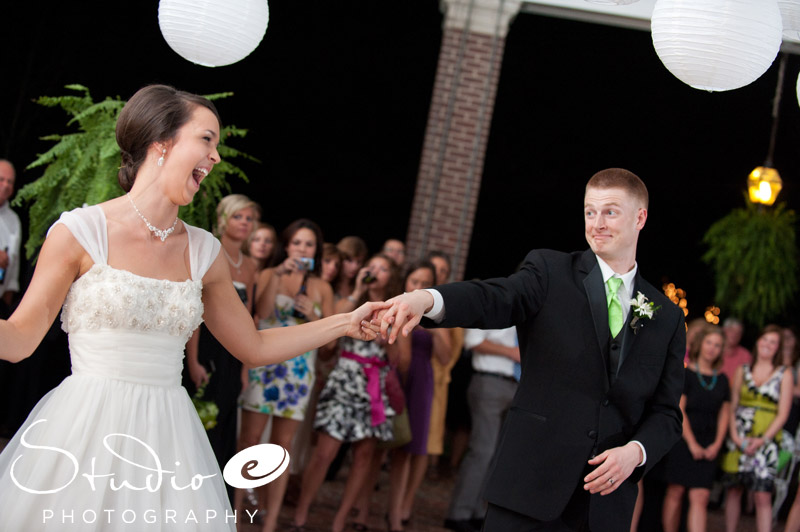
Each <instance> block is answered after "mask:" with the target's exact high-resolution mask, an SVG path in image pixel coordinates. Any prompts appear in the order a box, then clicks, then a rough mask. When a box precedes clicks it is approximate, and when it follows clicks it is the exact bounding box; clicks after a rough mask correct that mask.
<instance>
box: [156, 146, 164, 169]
mask: <svg viewBox="0 0 800 532" xmlns="http://www.w3.org/2000/svg"><path fill="white" fill-rule="evenodd" d="M166 154H167V149H166V148H161V157H159V158H158V162H157V163H156V164H157V165H158V166H164V156H165V155H166Z"/></svg>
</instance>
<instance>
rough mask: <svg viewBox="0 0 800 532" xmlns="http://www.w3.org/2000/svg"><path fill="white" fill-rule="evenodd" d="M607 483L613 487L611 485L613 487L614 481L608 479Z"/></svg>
mask: <svg viewBox="0 0 800 532" xmlns="http://www.w3.org/2000/svg"><path fill="white" fill-rule="evenodd" d="M608 483H609V484H611V485H612V486H613V485H614V479H613V478H609V479H608Z"/></svg>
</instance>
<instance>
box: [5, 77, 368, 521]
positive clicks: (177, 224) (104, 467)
mask: <svg viewBox="0 0 800 532" xmlns="http://www.w3.org/2000/svg"><path fill="white" fill-rule="evenodd" d="M116 133H117V143H118V144H119V146H120V149H121V152H122V166H121V168H120V171H119V181H120V185H121V186H122V188H123V189H124V190H125V191H126V192H127V194H126V195H125V196H122V197H119V198H116V199H113V200H110V201H107V202H105V203H102V204H100V205H95V206H91V207H85V208H81V209H75V210H73V211H70V212H67V213H64V214H62V216H61V218H60V219H59V220H58V221H57V222H56V223H55V224H54V225H53V227H52V228H51V229H50V232H49V234H48V237H47V239H46V241H45V243H44V245H43V246H42V249H41V253H40V254H39V260H38V265H37V267H36V272H35V274H34V277H33V280H32V282H31V284H30V287H29V288H28V291H27V293H26V294H25V297H24V298H23V299H22V302H21V303H20V305H19V307H18V309H17V310H16V312H14V314H13V315H12V316H11V317H10V318H9V319H8V321H0V346H2V347H0V358H2V359H5V360H10V361H12V362H17V361H20V360H23V359H24V358H26V357H28V356H29V355H30V354H31V353H32V352H33V350H34V349H35V348H36V346H37V345H38V344H39V342H40V341H41V339H42V337H43V336H44V334H45V332H46V331H47V329H48V328H49V326H50V324H51V323H52V322H53V320H54V319H55V318H56V315H57V314H58V312H59V310H60V309H61V307H62V304H63V311H62V315H61V320H62V327H63V328H64V330H65V331H67V333H69V343H70V355H71V360H72V375H70V376H69V377H67V378H66V379H65V380H64V381H63V382H62V383H61V384H60V385H59V386H58V387H57V388H56V389H54V390H53V391H51V392H50V393H49V394H47V395H46V396H45V397H44V398H43V399H42V400H41V401H40V402H39V404H38V405H37V406H36V407H35V408H34V409H33V411H32V412H31V413H30V415H29V417H28V419H27V421H26V422H25V424H24V425H23V426H22V427H21V428H20V430H19V432H18V433H17V434H16V435H15V436H14V438H13V439H12V440H11V441H10V442H9V444H8V446H7V447H6V448H5V450H4V451H3V453H2V454H0V493H2V496H0V530H3V531H16V530H26V531H27V530H58V531H62V530H80V531H86V530H137V531H141V530H147V531H150V530H234V529H235V526H236V521H237V519H238V520H239V522H240V523H241V522H248V521H247V519H248V516H246V515H239V516H234V514H233V511H232V510H231V508H230V505H229V503H228V499H227V495H226V492H225V486H224V482H223V479H222V475H221V474H220V470H219V466H218V465H217V463H216V461H215V459H214V455H213V453H212V451H211V447H210V446H209V443H208V439H207V438H206V435H205V432H204V430H203V427H202V425H201V423H200V421H199V419H198V417H197V415H196V413H195V411H194V408H193V406H192V403H191V400H190V399H189V397H188V395H187V394H186V391H185V390H184V388H182V387H181V385H180V382H181V368H182V358H183V350H184V346H185V344H186V340H187V339H188V338H189V336H191V334H192V331H194V330H195V329H196V328H197V326H198V325H199V324H200V323H201V322H203V321H204V322H205V323H206V325H207V326H208V329H209V330H210V331H211V332H212V333H213V334H214V336H216V337H217V339H218V340H219V341H220V342H221V343H222V345H223V346H224V347H225V348H226V349H227V350H228V351H229V352H230V353H232V354H233V355H234V356H236V357H237V358H239V359H240V360H241V361H242V362H243V363H245V364H247V365H249V366H263V365H267V364H274V363H277V362H280V361H282V360H286V359H288V358H291V357H293V356H295V355H297V354H298V353H304V352H307V351H309V350H311V349H314V348H316V347H318V346H320V345H323V344H326V343H328V342H330V341H332V340H334V339H335V338H337V337H339V336H344V335H346V336H351V337H354V338H359V339H367V340H369V339H373V338H374V337H375V332H374V331H373V330H372V329H371V328H370V327H369V323H368V322H366V321H364V320H365V319H368V317H369V316H370V315H371V314H372V312H373V311H375V310H377V309H379V308H381V307H382V304H380V303H367V304H365V305H363V306H361V307H359V308H358V309H356V310H355V311H353V312H351V313H349V314H339V315H335V316H331V317H330V318H327V319H323V320H318V321H314V322H311V323H308V324H305V325H300V326H297V327H287V328H275V329H266V330H263V331H257V330H256V328H255V327H254V326H253V321H252V320H251V319H250V316H249V315H248V314H247V310H246V309H245V307H244V306H243V305H242V304H241V301H240V300H239V297H238V296H237V294H236V291H235V289H234V287H233V284H232V281H231V276H230V272H229V268H228V266H227V263H226V261H225V257H224V256H223V255H222V254H221V253H220V244H219V241H218V240H216V239H215V238H214V237H212V236H211V235H210V234H209V233H207V232H206V231H203V230H201V229H198V228H195V227H192V226H189V225H186V224H184V223H183V222H182V221H180V220H179V219H178V217H177V215H178V207H179V206H181V205H186V204H188V203H189V202H190V201H192V198H193V197H194V195H195V194H196V193H197V192H198V190H199V188H200V183H201V182H202V181H203V178H204V177H205V176H206V175H208V173H209V172H210V171H211V169H212V168H213V167H214V165H215V164H216V163H218V162H219V159H220V157H219V153H218V152H217V144H218V143H219V134H220V120H219V115H218V113H217V111H216V108H215V107H214V105H213V104H212V103H211V102H210V101H208V100H206V99H205V98H202V97H200V96H196V95H193V94H189V93H185V92H181V91H177V90H175V89H173V88H172V87H167V86H163V85H152V86H148V87H145V88H143V89H141V90H139V91H138V92H137V93H136V94H135V95H134V96H133V97H132V98H131V99H130V101H129V102H128V103H127V104H126V106H125V107H124V109H123V110H122V112H121V113H120V116H119V120H118V122H117V132H116ZM252 474H255V470H254V471H253V473H252Z"/></svg>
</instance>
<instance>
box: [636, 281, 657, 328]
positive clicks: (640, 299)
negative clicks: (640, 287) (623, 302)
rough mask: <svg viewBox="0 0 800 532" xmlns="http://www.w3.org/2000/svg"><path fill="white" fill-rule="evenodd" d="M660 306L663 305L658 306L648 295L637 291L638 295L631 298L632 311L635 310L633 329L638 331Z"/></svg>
mask: <svg viewBox="0 0 800 532" xmlns="http://www.w3.org/2000/svg"><path fill="white" fill-rule="evenodd" d="M660 308H661V305H659V306H657V307H656V306H655V303H653V302H652V301H649V300H648V299H647V296H645V295H644V294H643V293H641V292H638V291H637V292H636V297H635V298H633V299H631V312H633V319H631V329H633V333H634V334H636V333H638V332H639V329H641V328H642V327H644V324H645V320H652V319H653V318H654V317H655V315H656V312H658V310H659V309H660Z"/></svg>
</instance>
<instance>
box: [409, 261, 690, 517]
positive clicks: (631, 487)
mask: <svg viewBox="0 0 800 532" xmlns="http://www.w3.org/2000/svg"><path fill="white" fill-rule="evenodd" d="M436 289H437V290H438V291H439V292H440V293H441V294H442V296H443V298H444V301H445V318H444V320H443V321H442V322H440V323H439V324H438V326H441V327H456V326H459V327H470V328H481V329H501V328H504V327H508V326H511V325H516V326H517V333H518V335H519V343H520V352H521V359H522V362H521V363H522V379H521V381H520V386H519V388H518V391H517V393H516V396H515V397H514V401H513V403H512V407H511V410H510V411H509V413H508V415H507V417H506V420H505V423H504V425H503V429H502V433H501V436H500V443H499V447H498V449H497V452H496V454H495V457H494V459H493V464H492V468H491V470H490V473H489V478H488V480H487V482H486V486H485V496H486V498H487V500H488V501H489V502H491V503H493V504H496V505H498V506H501V507H504V508H508V509H510V510H513V511H515V512H518V513H521V514H524V515H528V516H530V517H532V518H534V519H537V520H541V521H550V520H553V519H556V518H558V517H559V516H560V515H561V514H562V512H563V511H564V508H565V506H566V504H567V502H568V501H569V499H570V497H571V495H572V493H573V492H574V490H575V489H576V488H577V487H578V486H579V485H580V484H582V482H583V480H582V479H583V475H584V469H585V467H586V465H587V463H586V462H587V460H589V458H590V457H592V456H593V455H596V454H599V453H601V452H602V451H604V450H605V449H608V448H611V447H617V446H620V445H624V444H626V443H628V442H629V441H631V440H637V441H639V442H641V443H642V445H644V448H645V451H646V452H647V462H646V464H645V466H644V467H639V468H636V469H635V470H634V473H633V474H632V475H631V477H630V478H629V479H628V480H627V481H625V482H623V483H622V485H620V486H619V488H618V489H617V490H616V491H615V492H614V493H612V494H610V495H607V496H600V495H592V496H591V497H590V503H589V516H588V517H589V525H590V527H591V529H592V530H593V531H597V532H605V531H612V530H619V531H625V532H627V531H628V530H629V529H630V520H631V515H632V512H633V505H634V503H635V501H636V494H637V489H636V481H637V480H638V479H639V478H641V475H642V474H643V473H644V472H645V470H647V469H649V468H650V467H652V466H653V465H654V464H655V463H657V462H658V461H659V460H660V459H661V458H662V457H663V456H664V454H666V453H667V452H668V451H669V449H670V448H671V447H672V445H673V444H674V443H675V442H676V441H677V440H678V438H679V437H680V435H681V412H680V408H679V406H678V403H679V399H680V395H681V392H682V391H683V357H684V353H685V344H686V334H685V328H684V318H683V312H682V311H681V310H680V309H679V308H678V307H677V306H676V305H674V304H673V303H672V302H671V301H669V299H667V298H666V297H665V296H664V295H663V294H662V293H661V292H660V291H658V290H657V289H655V288H654V287H653V286H652V285H650V284H649V283H647V282H646V281H645V280H644V279H642V278H641V276H640V275H639V274H638V273H637V275H636V278H635V283H634V287H633V295H634V296H635V295H636V293H637V292H642V293H643V294H644V295H645V296H647V298H648V299H649V300H650V301H652V302H654V303H655V306H659V305H660V306H661V309H660V310H659V311H658V312H657V313H656V315H655V316H654V319H652V320H641V321H640V322H639V323H638V324H637V325H639V327H637V330H636V331H635V332H634V329H633V328H631V327H630V323H631V317H632V315H633V312H630V313H629V317H628V322H627V323H626V325H625V326H624V327H623V330H622V331H621V333H620V334H622V351H621V354H620V356H619V357H615V358H617V359H618V360H619V364H618V367H617V368H616V372H615V371H612V372H611V374H612V377H613V376H614V374H616V378H615V379H614V378H612V379H609V371H608V368H607V367H606V360H608V359H609V357H608V353H607V351H608V349H609V340H610V338H609V337H610V332H609V328H608V309H607V306H606V297H605V288H604V286H603V279H602V274H601V271H600V266H599V265H598V263H597V258H596V257H595V255H594V253H592V251H591V250H587V251H585V252H582V253H581V252H576V253H569V254H568V253H562V252H557V251H551V250H534V251H531V252H530V253H529V254H528V256H527V257H526V259H525V263H524V265H523V267H522V268H521V270H520V271H519V272H517V273H515V274H513V275H511V276H510V277H507V278H499V279H490V280H487V281H470V282H462V283H453V284H449V285H443V286H438V287H436ZM424 325H426V326H432V325H434V324H433V323H432V322H430V321H429V320H427V321H426V322H425V323H424Z"/></svg>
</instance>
